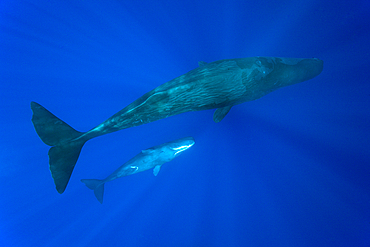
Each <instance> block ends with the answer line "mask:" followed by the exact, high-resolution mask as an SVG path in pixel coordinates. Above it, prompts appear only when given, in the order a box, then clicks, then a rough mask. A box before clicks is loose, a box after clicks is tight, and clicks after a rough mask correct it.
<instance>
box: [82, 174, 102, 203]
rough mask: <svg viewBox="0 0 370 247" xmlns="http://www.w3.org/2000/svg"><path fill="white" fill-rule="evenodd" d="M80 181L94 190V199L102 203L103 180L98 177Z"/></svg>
mask: <svg viewBox="0 0 370 247" xmlns="http://www.w3.org/2000/svg"><path fill="white" fill-rule="evenodd" d="M81 182H82V183H84V184H85V185H86V186H87V187H88V188H89V189H91V190H94V194H95V197H96V199H98V201H99V202H100V203H103V195H104V182H103V180H99V179H81Z"/></svg>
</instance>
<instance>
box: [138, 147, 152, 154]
mask: <svg viewBox="0 0 370 247" xmlns="http://www.w3.org/2000/svg"><path fill="white" fill-rule="evenodd" d="M154 151H155V149H154V148H148V149H145V150H142V151H141V152H142V153H143V154H151V153H153V152H154Z"/></svg>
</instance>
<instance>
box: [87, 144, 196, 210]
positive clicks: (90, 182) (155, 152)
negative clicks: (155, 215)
mask: <svg viewBox="0 0 370 247" xmlns="http://www.w3.org/2000/svg"><path fill="white" fill-rule="evenodd" d="M194 143H195V141H194V138H193V137H185V138H181V139H178V140H175V141H171V142H166V143H163V144H161V145H158V146H155V147H151V148H148V149H145V150H143V151H141V153H139V154H138V155H136V156H135V157H134V158H132V159H130V160H129V161H127V162H126V163H125V164H123V165H122V166H120V167H119V168H118V169H117V170H115V171H114V172H113V173H112V174H110V175H109V176H108V177H106V178H105V179H103V180H99V179H81V182H83V183H84V184H85V185H86V186H87V187H88V188H89V189H92V190H94V194H95V197H96V199H98V201H99V202H100V203H103V194H104V184H105V183H106V182H109V181H112V180H114V179H117V178H121V177H125V176H128V175H132V174H135V173H138V172H143V171H146V170H149V169H152V168H154V169H153V174H154V176H157V174H158V172H159V170H160V169H161V167H162V165H163V164H164V163H167V162H170V161H171V160H173V159H174V158H176V157H177V156H179V155H180V154H181V153H182V152H183V151H185V150H187V149H189V148H190V147H191V146H193V145H194Z"/></svg>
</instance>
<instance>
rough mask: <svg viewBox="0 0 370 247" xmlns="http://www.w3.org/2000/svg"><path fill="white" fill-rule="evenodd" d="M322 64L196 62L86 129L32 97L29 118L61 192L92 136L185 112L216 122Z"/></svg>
mask: <svg viewBox="0 0 370 247" xmlns="http://www.w3.org/2000/svg"><path fill="white" fill-rule="evenodd" d="M322 69H323V61H322V60H320V59H317V58H279V57H249V58H237V59H225V60H219V61H215V62H211V63H205V62H199V67H198V68H196V69H193V70H191V71H189V72H188V73H186V74H184V75H181V76H179V77H177V78H175V79H173V80H171V81H169V82H166V83H164V84H162V85H160V86H158V87H157V88H155V89H153V90H152V91H150V92H148V93H146V94H144V95H143V96H141V97H140V98H138V99H137V100H135V101H134V102H132V103H131V104H129V105H128V106H126V107H125V108H123V109H122V110H121V111H119V112H117V113H116V114H114V115H113V116H112V117H110V118H108V119H107V120H105V121H104V122H103V123H101V124H99V125H98V126H96V127H95V128H93V129H91V130H90V131H87V132H79V131H76V130H75V129H73V128H72V127H71V126H69V125H68V124H66V123H65V122H63V121H62V120H60V119H59V118H57V117H56V116H54V115H53V114H52V113H51V112H49V111H48V110H46V109H45V108H44V107H43V106H41V105H40V104H38V103H36V102H31V109H32V111H33V116H32V122H33V125H34V127H35V130H36V132H37V134H38V135H39V137H40V138H41V140H42V141H43V142H44V143H45V144H47V145H49V146H52V147H51V148H50V150H49V153H48V154H49V168H50V171H51V175H52V177H53V179H54V183H55V187H56V189H57V191H58V192H59V193H63V192H64V190H65V189H66V186H67V184H68V181H69V179H70V177H71V174H72V171H73V168H74V166H75V164H76V162H77V159H78V156H79V154H80V151H81V149H82V146H83V145H84V144H85V142H86V141H88V140H90V139H92V138H95V137H97V136H101V135H105V134H108V133H112V132H114V131H118V130H122V129H126V128H130V127H134V126H138V125H142V124H146V123H150V122H153V121H156V120H159V119H163V118H167V117H170V116H174V115H177V114H180V113H184V112H189V111H200V110H209V109H216V111H215V113H214V115H213V120H214V121H215V122H220V121H221V120H222V119H223V118H224V117H225V116H226V114H227V113H228V112H229V111H230V109H231V107H232V106H234V105H237V104H240V103H243V102H247V101H251V100H255V99H258V98H261V97H262V96H264V95H266V94H268V93H270V92H272V91H275V90H276V89H278V88H281V87H285V86H288V85H292V84H296V83H299V82H303V81H306V80H309V79H312V78H314V77H315V76H317V75H319V74H320V73H321V71H322Z"/></svg>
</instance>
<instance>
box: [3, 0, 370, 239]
mask: <svg viewBox="0 0 370 247" xmlns="http://www.w3.org/2000/svg"><path fill="white" fill-rule="evenodd" d="M369 15H370V2H369V1H368V0H357V1H344V0H339V1H321V0H303V1H292V0H282V1H241V0H235V1H234V0H219V1H218V0H216V1H209V0H207V1H203V0H197V1H194V0H187V1H163V0H160V1H38V0H36V1H26V0H25V1H19V0H12V1H10V0H2V1H1V2H0V105H1V107H0V113H1V114H0V115H1V118H0V128H1V130H0V171H1V172H0V178H1V180H0V181H1V186H0V191H1V200H0V219H1V220H0V227H1V228H0V244H1V246H370V179H369V178H370V152H369V149H370V141H369V140H370V83H369V76H368V73H369V56H370V48H369V47H370V46H369V43H370V20H369ZM253 56H275V57H302V58H304V57H307V58H310V57H317V58H320V59H322V60H323V61H324V70H323V72H322V73H321V74H320V75H319V76H317V77H316V78H314V79H312V80H309V81H306V82H303V83H299V84H296V85H293V86H289V87H285V88H282V89H279V90H277V91H275V92H273V93H271V94H268V95H266V96H264V97H262V98H261V99H258V100H256V101H252V102H247V103H243V104H241V105H237V106H234V107H233V109H232V110H231V111H230V112H229V114H228V115H227V116H226V117H225V118H224V119H223V120H222V121H221V122H220V123H217V124H216V123H214V122H213V120H212V115H213V110H210V111H200V112H190V113H184V114H181V115H177V116H173V117H170V118H167V119H164V120H159V121H156V122H152V123H149V124H145V125H142V126H138V127H134V128H129V129H125V130H122V131H119V132H115V133H113V134H109V135H105V136H102V137H99V138H96V139H93V140H91V141H89V142H88V143H87V144H86V145H85V146H84V148H83V150H82V152H81V155H80V158H79V160H78V162H77V165H76V167H75V170H74V172H73V174H72V177H71V180H70V182H69V184H68V186H67V189H66V191H65V192H64V193H63V194H62V195H60V194H59V193H58V192H57V191H56V190H55V186H54V183H53V180H52V177H51V175H50V171H49V167H48V155H47V152H48V149H49V147H48V146H47V145H45V144H44V143H43V142H42V141H41V140H40V139H39V137H38V136H37V134H36V132H35V130H34V127H33V125H32V122H31V117H32V111H31V108H30V102H31V101H36V102H38V103H40V104H41V105H43V106H45V107H46V108H47V109H48V110H50V111H51V112H52V113H54V114H55V115H56V116H58V117H60V118H61V119H62V120H63V121H65V122H66V123H68V124H70V125H71V126H72V127H74V128H76V129H77V130H80V131H87V130H89V129H91V128H93V127H95V126H96V125H98V124H100V123H101V122H103V121H104V120H106V119H107V118H108V117H110V116H111V115H113V114H114V113H116V112H118V111H119V110H121V109H122V108H124V107H125V106H126V105H128V104H130V103H131V102H133V101H134V100H136V99H137V98H139V97H140V96H141V95H143V94H144V93H146V92H148V91H150V90H152V89H153V88H155V87H157V86H159V85H161V84H163V83H165V82H167V81H169V80H171V79H173V78H175V77H178V76H180V75H182V74H184V73H186V72H188V71H190V70H192V69H194V68H196V67H197V66H198V61H206V62H212V61H216V60H220V59H228V58H240V57H253ZM185 136H193V137H194V138H195V141H196V144H195V145H194V146H193V147H192V148H190V149H189V150H187V151H185V152H184V153H183V154H181V156H179V157H178V158H176V159H174V160H173V161H171V162H169V163H166V164H164V165H163V167H162V169H161V171H160V172H159V174H158V176H156V177H154V176H153V174H152V171H146V172H142V173H138V174H135V175H132V176H128V177H125V178H120V179H117V180H115V181H112V182H109V183H107V184H106V186H105V194H104V203H103V204H100V203H99V202H98V201H97V200H96V198H95V197H94V194H93V192H92V191H91V190H89V189H88V188H86V186H85V185H84V184H83V183H81V182H80V179H82V178H100V179H102V178H105V177H106V176H108V175H109V174H110V173H111V172H113V171H114V170H115V169H116V168H118V167H119V166H121V165H122V164H124V163H125V162H126V161H127V160H129V159H131V158H132V157H134V156H135V155H136V154H138V153H139V152H140V151H141V150H142V149H146V148H149V147H152V146H155V145H158V144H161V143H164V142H168V141H172V140H175V139H177V138H182V137H185Z"/></svg>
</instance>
